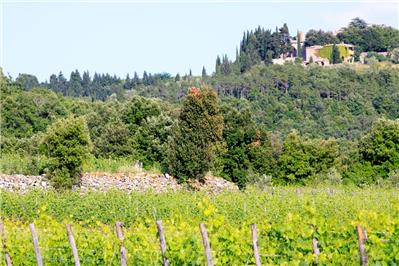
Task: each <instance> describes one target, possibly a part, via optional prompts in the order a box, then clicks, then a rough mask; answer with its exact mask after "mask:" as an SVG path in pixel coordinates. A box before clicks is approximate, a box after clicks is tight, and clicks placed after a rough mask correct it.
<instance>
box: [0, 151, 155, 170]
mask: <svg viewBox="0 0 399 266" xmlns="http://www.w3.org/2000/svg"><path fill="white" fill-rule="evenodd" d="M48 162H49V160H48V158H46V156H43V155H40V156H25V155H21V154H2V155H1V156H0V173H1V174H24V175H39V174H42V173H44V172H46V167H47V164H48ZM134 164H135V159H134V158H126V157H124V158H95V157H90V158H88V160H86V161H85V163H84V164H83V169H82V170H83V172H107V173H135V172H137V169H136V168H135V166H134ZM159 169H160V167H159V166H157V165H154V166H152V167H150V168H146V169H145V170H146V171H148V172H150V173H157V174H159V173H160V170H159Z"/></svg>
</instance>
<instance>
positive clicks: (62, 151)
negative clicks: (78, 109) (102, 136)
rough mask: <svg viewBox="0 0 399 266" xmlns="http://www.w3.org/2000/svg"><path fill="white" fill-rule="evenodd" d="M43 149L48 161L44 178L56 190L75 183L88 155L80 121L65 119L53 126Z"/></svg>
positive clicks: (87, 140)
mask: <svg viewBox="0 0 399 266" xmlns="http://www.w3.org/2000/svg"><path fill="white" fill-rule="evenodd" d="M43 145H44V146H45V152H46V155H47V156H48V157H49V159H50V163H49V172H48V177H49V179H50V180H51V182H52V183H53V185H54V187H56V188H71V187H72V185H73V184H75V183H78V182H79V178H80V174H81V171H82V165H83V162H84V160H85V159H87V157H88V155H89V153H90V146H91V143H90V136H89V131H88V129H87V126H86V121H85V120H84V119H83V118H74V117H69V118H66V119H60V120H58V121H56V122H55V123H53V124H52V125H51V126H50V127H49V128H48V130H47V132H46V135H45V136H44V140H43Z"/></svg>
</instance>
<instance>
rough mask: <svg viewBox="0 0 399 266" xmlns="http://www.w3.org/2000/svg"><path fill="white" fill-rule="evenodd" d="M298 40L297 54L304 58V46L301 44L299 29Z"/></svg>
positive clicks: (298, 56)
mask: <svg viewBox="0 0 399 266" xmlns="http://www.w3.org/2000/svg"><path fill="white" fill-rule="evenodd" d="M296 42H297V49H296V51H297V54H296V57H297V58H300V59H301V60H302V46H301V40H300V34H299V31H298V33H297V35H296Z"/></svg>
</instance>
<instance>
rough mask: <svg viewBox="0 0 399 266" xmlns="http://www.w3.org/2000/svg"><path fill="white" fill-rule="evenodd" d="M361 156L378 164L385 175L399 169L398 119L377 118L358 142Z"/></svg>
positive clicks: (375, 164) (374, 164)
mask: <svg viewBox="0 0 399 266" xmlns="http://www.w3.org/2000/svg"><path fill="white" fill-rule="evenodd" d="M359 153H360V156H361V158H362V159H363V160H364V161H366V162H370V163H371V164H372V165H373V166H378V167H379V168H381V170H382V171H383V173H384V175H385V176H387V175H388V173H389V172H390V171H391V170H394V169H399V119H397V120H389V119H378V120H377V121H375V122H374V123H373V126H372V129H371V131H370V132H369V133H367V134H366V135H365V136H364V137H363V138H362V139H361V141H360V143H359Z"/></svg>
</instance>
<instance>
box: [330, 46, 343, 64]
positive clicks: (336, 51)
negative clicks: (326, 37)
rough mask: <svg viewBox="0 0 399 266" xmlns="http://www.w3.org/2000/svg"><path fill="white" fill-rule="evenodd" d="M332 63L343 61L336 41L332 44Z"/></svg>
mask: <svg viewBox="0 0 399 266" xmlns="http://www.w3.org/2000/svg"><path fill="white" fill-rule="evenodd" d="M330 62H331V64H338V63H341V62H342V60H341V54H340V52H339V49H338V47H337V46H336V45H335V43H334V44H333V46H332V52H331V60H330Z"/></svg>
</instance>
